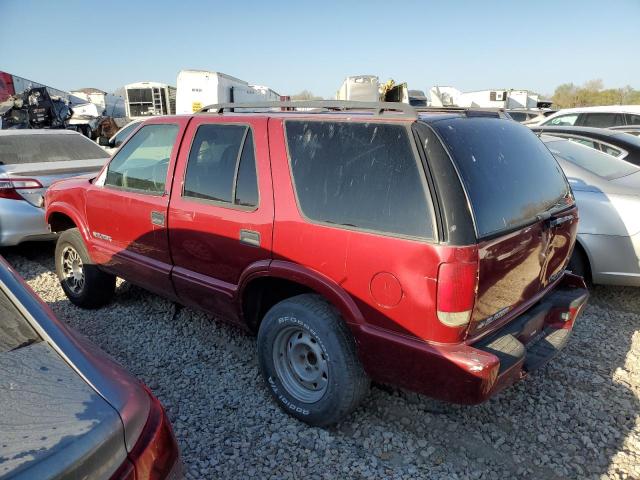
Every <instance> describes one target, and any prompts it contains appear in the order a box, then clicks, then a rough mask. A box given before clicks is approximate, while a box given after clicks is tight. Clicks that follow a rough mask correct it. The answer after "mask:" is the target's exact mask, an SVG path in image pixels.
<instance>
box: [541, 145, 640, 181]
mask: <svg viewBox="0 0 640 480" xmlns="http://www.w3.org/2000/svg"><path fill="white" fill-rule="evenodd" d="M546 145H547V147H548V148H549V150H551V153H553V154H554V155H556V156H557V157H559V158H562V159H564V160H566V161H568V162H571V163H574V164H576V165H578V166H579V167H582V168H584V169H585V170H588V171H590V172H591V173H594V174H596V175H598V176H599V177H602V178H606V179H607V180H613V179H615V178H620V177H624V176H626V175H631V174H632V173H635V172H637V171H638V170H640V169H639V168H638V167H636V166H635V165H633V164H631V163H629V162H625V161H624V160H620V159H619V158H616V157H613V156H611V155H608V154H606V153H603V152H600V151H598V150H595V149H593V148H589V147H585V146H584V145H581V144H579V143H576V142H572V141H570V140H551V141H548V142H546Z"/></svg>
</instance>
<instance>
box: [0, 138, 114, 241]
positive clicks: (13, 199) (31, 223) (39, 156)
mask: <svg viewBox="0 0 640 480" xmlns="http://www.w3.org/2000/svg"><path fill="white" fill-rule="evenodd" d="M107 158H109V154H108V153H107V152H105V151H104V150H102V149H101V148H100V147H99V146H98V145H96V144H95V143H94V142H92V141H91V140H89V139H88V138H86V137H84V136H82V135H80V134H79V133H77V132H73V131H71V130H48V129H41V130H0V246H9V245H17V244H18V243H21V242H23V241H26V240H52V239H54V238H55V235H52V233H51V231H50V230H49V227H48V225H47V223H46V222H45V220H44V208H43V207H44V192H45V191H46V190H47V188H48V187H49V186H50V185H51V184H52V183H53V182H54V181H56V180H60V179H62V178H67V177H71V176H77V175H83V174H92V175H93V176H95V174H96V173H97V172H99V171H100V170H101V169H102V167H103V166H104V164H105V163H106V161H107Z"/></svg>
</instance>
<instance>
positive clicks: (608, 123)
mask: <svg viewBox="0 0 640 480" xmlns="http://www.w3.org/2000/svg"><path fill="white" fill-rule="evenodd" d="M623 124H624V122H623V121H622V115H619V114H617V113H583V114H582V118H581V125H584V126H585V127H601V128H607V127H614V126H616V125H623Z"/></svg>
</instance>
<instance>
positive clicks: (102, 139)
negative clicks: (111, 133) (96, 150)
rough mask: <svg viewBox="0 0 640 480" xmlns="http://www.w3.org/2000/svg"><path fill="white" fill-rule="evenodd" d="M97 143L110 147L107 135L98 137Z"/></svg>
mask: <svg viewBox="0 0 640 480" xmlns="http://www.w3.org/2000/svg"><path fill="white" fill-rule="evenodd" d="M98 145H100V146H101V147H110V146H111V144H110V143H109V139H108V138H107V137H98Z"/></svg>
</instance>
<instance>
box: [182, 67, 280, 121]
mask: <svg viewBox="0 0 640 480" xmlns="http://www.w3.org/2000/svg"><path fill="white" fill-rule="evenodd" d="M177 88H178V90H177V94H176V110H177V113H193V112H197V111H198V110H200V109H202V108H204V107H206V106H207V105H213V104H216V103H243V102H270V101H278V100H280V95H279V94H278V93H276V92H274V91H273V90H272V89H270V88H269V87H264V86H260V85H249V83H248V82H245V81H244V80H240V79H239V78H236V77H232V76H231V75H227V74H226V73H221V72H209V71H206V70H181V71H180V72H179V73H178V80H177Z"/></svg>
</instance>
